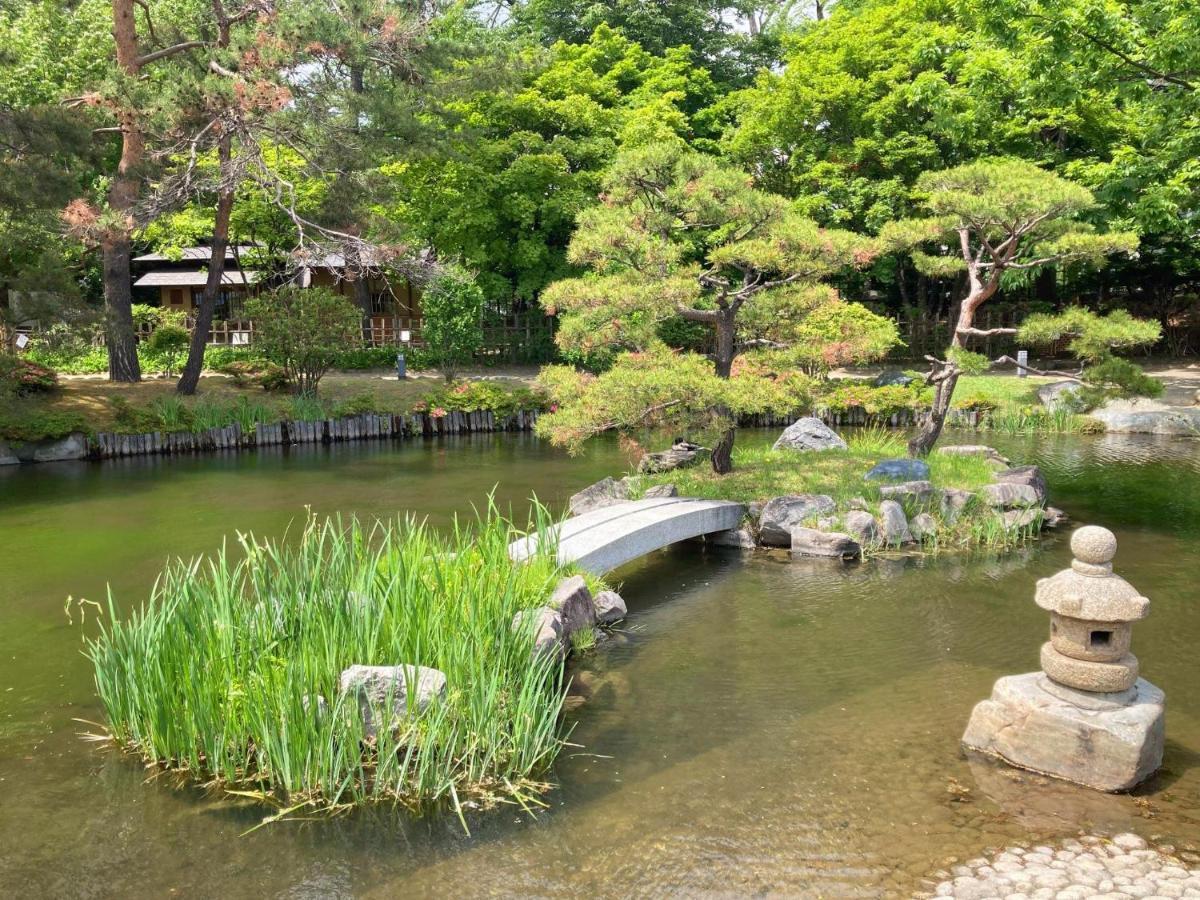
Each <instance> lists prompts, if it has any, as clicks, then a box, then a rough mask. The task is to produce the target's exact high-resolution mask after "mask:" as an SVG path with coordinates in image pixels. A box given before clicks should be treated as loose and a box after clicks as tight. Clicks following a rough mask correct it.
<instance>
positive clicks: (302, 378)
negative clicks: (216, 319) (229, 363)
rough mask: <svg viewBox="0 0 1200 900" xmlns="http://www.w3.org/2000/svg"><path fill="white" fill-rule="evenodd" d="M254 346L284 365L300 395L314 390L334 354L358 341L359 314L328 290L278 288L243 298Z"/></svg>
mask: <svg viewBox="0 0 1200 900" xmlns="http://www.w3.org/2000/svg"><path fill="white" fill-rule="evenodd" d="M246 312H247V314H248V315H250V316H251V317H252V318H253V319H254V320H255V322H256V323H257V328H258V334H257V343H258V349H259V350H260V351H261V352H262V354H263V355H264V356H266V357H267V358H268V359H270V360H271V361H272V362H274V363H275V364H276V365H278V366H280V367H282V368H283V370H284V372H286V373H287V377H288V381H289V382H291V384H292V385H293V386H294V387H295V389H296V392H297V393H299V394H315V393H316V392H317V386H318V385H319V384H320V382H321V378H322V377H323V376H324V375H325V373H326V372H328V371H329V370H330V369H331V368H332V367H333V364H334V362H335V361H336V360H337V356H338V353H340V352H341V351H343V350H346V349H347V348H349V347H351V346H353V345H355V344H357V343H358V342H359V341H360V340H361V339H362V317H361V313H360V311H359V309H358V307H356V306H355V305H354V304H353V303H351V302H350V301H349V300H347V299H346V298H345V297H343V296H342V295H341V294H335V293H334V292H333V291H331V290H329V289H328V288H300V287H294V286H288V287H282V288H279V289H277V290H275V291H272V292H270V293H269V294H265V295H263V296H261V297H256V298H255V299H253V300H250V301H247V303H246Z"/></svg>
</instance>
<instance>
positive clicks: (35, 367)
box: [0, 353, 58, 397]
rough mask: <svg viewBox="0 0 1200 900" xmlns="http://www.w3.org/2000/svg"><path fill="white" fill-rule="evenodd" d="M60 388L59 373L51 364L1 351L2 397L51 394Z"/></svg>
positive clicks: (0, 381)
mask: <svg viewBox="0 0 1200 900" xmlns="http://www.w3.org/2000/svg"><path fill="white" fill-rule="evenodd" d="M57 388H58V375H57V374H56V373H55V371H54V370H53V369H51V368H50V367H49V366H44V365H41V364H40V363H36V362H33V361H32V360H29V359H23V358H22V357H19V356H12V355H10V354H8V353H0V397H4V396H9V397H28V396H29V395H31V394H49V393H51V392H53V391H54V390H56V389H57Z"/></svg>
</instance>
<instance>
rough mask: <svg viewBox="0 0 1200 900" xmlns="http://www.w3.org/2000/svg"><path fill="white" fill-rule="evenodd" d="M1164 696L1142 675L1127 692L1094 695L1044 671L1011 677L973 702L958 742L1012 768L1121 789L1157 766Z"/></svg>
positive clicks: (1079, 782)
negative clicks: (994, 757)
mask: <svg viewBox="0 0 1200 900" xmlns="http://www.w3.org/2000/svg"><path fill="white" fill-rule="evenodd" d="M1165 699H1166V698H1165V697H1164V695H1163V692H1162V691H1160V690H1159V689H1158V688H1156V687H1155V686H1154V685H1152V684H1151V683H1150V682H1148V681H1146V680H1145V679H1141V678H1139V679H1138V680H1137V682H1136V684H1134V686H1133V687H1132V688H1130V689H1129V690H1126V691H1121V692H1119V693H1111V694H1097V693H1091V692H1087V691H1077V690H1073V689H1071V688H1068V687H1064V686H1062V685H1059V684H1055V683H1054V682H1052V681H1050V679H1048V678H1047V677H1046V675H1045V673H1043V672H1029V673H1027V674H1025V675H1012V676H1009V677H1006V678H1001V679H1000V680H999V681H997V682H996V684H995V686H994V687H993V688H992V696H991V698H990V699H988V700H984V701H983V702H981V703H979V704H977V705H976V706H975V710H974V711H973V712H972V713H971V721H970V722H969V723H968V724H967V730H966V733H965V734H963V739H962V742H963V744H964V745H965V746H967V747H969V748H971V749H972V750H978V751H980V752H981V753H986V754H988V755H990V756H996V757H999V758H1000V759H1002V760H1004V761H1005V762H1007V763H1009V764H1010V765H1013V766H1016V767H1017V768H1021V769H1029V770H1032V771H1034V772H1040V773H1041V774H1043V775H1051V776H1053V777H1055V778H1062V779H1064V780H1066V781H1073V782H1075V783H1076V784H1082V785H1084V786H1085V787H1090V788H1095V789H1097V790H1101V791H1126V790H1129V789H1130V788H1132V787H1134V786H1135V785H1137V784H1138V783H1140V782H1142V781H1144V780H1145V779H1147V778H1149V777H1150V775H1152V774H1153V773H1154V772H1155V771H1156V770H1157V769H1158V767H1159V766H1160V765H1162V754H1163V708H1164V703H1165Z"/></svg>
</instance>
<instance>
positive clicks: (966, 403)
mask: <svg viewBox="0 0 1200 900" xmlns="http://www.w3.org/2000/svg"><path fill="white" fill-rule="evenodd" d="M1061 380H1062V379H1056V378H1043V377H1040V376H1030V377H1028V378H1014V377H1011V376H1004V375H964V376H963V377H962V378H960V379H959V381H958V388H957V389H956V390H955V392H954V400H953V406H954V407H955V408H956V409H966V410H978V411H980V412H981V413H982V416H981V420H980V423H979V427H980V429H982V430H986V431H999V432H1001V433H1003V434H1035V433H1041V434H1085V433H1087V432H1090V431H1094V430H1096V427H1097V423H1096V422H1095V421H1094V420H1093V419H1090V418H1088V417H1087V416H1084V415H1079V414H1078V413H1077V412H1075V411H1073V410H1070V409H1066V408H1062V407H1060V408H1057V409H1049V408H1047V407H1046V406H1045V405H1043V404H1042V402H1041V400H1039V399H1038V396H1037V391H1038V388H1040V387H1042V386H1043V385H1046V384H1052V383H1053V382H1055V381H1061ZM1101 430H1102V429H1101Z"/></svg>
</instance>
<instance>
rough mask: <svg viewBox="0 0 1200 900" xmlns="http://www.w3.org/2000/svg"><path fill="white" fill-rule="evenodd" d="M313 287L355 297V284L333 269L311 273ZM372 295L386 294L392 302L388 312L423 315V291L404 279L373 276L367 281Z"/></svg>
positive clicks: (411, 317) (389, 304)
mask: <svg viewBox="0 0 1200 900" xmlns="http://www.w3.org/2000/svg"><path fill="white" fill-rule="evenodd" d="M311 284H312V286H313V287H327V288H330V289H331V290H333V291H334V292H335V293H338V294H341V295H342V296H343V297H347V298H349V299H351V300H353V299H354V285H353V284H352V283H351V282H349V281H347V280H346V279H345V278H341V277H339V273H338V272H336V271H334V270H332V269H316V268H314V269H313V270H312V273H311ZM367 286H368V288H370V291H371V296H372V297H379V296H381V295H386V296H387V297H388V299H389V300H390V302H389V303H388V304H387V306H388V307H389V308H388V309H387V312H386V314H387V315H392V316H399V317H400V318H408V319H416V318H420V316H421V293H420V291H418V290H417V289H416V288H414V287H413V286H412V285H411V284H410V283H409V282H407V281H404V280H397V281H389V280H388V279H386V278H371V279H370V280H369V281H368V283H367Z"/></svg>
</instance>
